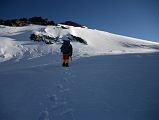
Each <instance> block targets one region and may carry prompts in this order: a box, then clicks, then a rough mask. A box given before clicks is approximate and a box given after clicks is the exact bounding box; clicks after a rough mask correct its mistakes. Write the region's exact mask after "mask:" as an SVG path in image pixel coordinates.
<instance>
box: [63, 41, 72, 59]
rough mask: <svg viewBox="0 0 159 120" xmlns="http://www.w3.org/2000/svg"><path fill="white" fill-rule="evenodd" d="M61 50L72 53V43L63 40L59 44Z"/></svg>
mask: <svg viewBox="0 0 159 120" xmlns="http://www.w3.org/2000/svg"><path fill="white" fill-rule="evenodd" d="M61 52H62V53H64V54H70V56H71V55H72V45H71V44H70V43H69V42H64V43H63V44H62V46H61Z"/></svg>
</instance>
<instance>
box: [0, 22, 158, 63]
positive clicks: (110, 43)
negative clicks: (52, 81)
mask: <svg viewBox="0 0 159 120" xmlns="http://www.w3.org/2000/svg"><path fill="white" fill-rule="evenodd" d="M64 27H65V28H67V29H63V28H62V27H61V25H59V26H47V27H46V26H37V25H30V26H26V27H7V26H2V25H1V26H0V61H1V62H2V61H6V60H10V59H16V60H20V59H22V58H26V59H32V58H36V57H40V56H43V55H47V54H54V55H57V54H59V48H60V46H61V44H59V43H56V44H53V45H45V44H44V43H42V42H40V43H38V42H33V41H31V40H30V39H29V37H30V35H31V34H32V33H35V34H38V35H47V36H50V37H57V38H59V40H61V41H62V37H63V36H65V35H68V34H71V35H74V36H77V37H80V38H82V39H84V40H85V41H86V42H87V43H88V45H83V44H80V43H77V42H72V44H73V47H74V57H75V58H78V57H82V56H95V55H105V54H125V53H147V52H158V51H159V43H156V42H150V41H145V40H140V39H135V38H130V37H125V36H120V35H115V34H112V33H108V32H103V31H98V30H92V29H88V28H79V27H73V26H66V25H65V26H64Z"/></svg>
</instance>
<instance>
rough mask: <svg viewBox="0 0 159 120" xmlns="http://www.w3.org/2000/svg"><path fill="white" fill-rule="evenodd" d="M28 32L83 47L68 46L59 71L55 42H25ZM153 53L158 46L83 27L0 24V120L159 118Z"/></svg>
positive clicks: (158, 83) (158, 84)
mask: <svg viewBox="0 0 159 120" xmlns="http://www.w3.org/2000/svg"><path fill="white" fill-rule="evenodd" d="M67 27H69V26H67ZM53 29H55V31H53ZM32 31H33V32H36V33H38V34H46V35H50V36H53V35H54V36H58V37H59V38H61V37H62V36H63V35H65V34H68V33H71V34H72V35H74V36H78V37H81V38H83V39H84V40H86V41H87V43H88V45H82V44H80V43H76V42H74V43H72V44H73V47H74V56H73V61H72V62H71V64H70V67H69V68H63V67H61V56H60V52H59V48H60V44H59V43H57V44H53V45H46V44H44V43H42V42H40V43H39V42H33V41H30V40H29V35H30V34H31V33H32ZM157 51H158V43H154V42H148V41H143V40H138V39H133V38H128V37H124V36H119V35H114V34H111V33H106V32H101V31H97V30H90V29H87V28H74V27H69V29H65V30H64V29H61V28H60V27H59V28H57V27H54V26H48V27H44V26H28V27H20V28H11V27H6V26H1V28H0V59H1V63H0V120H97V119H98V120H158V119H159V114H158V113H159V109H158V107H159V94H158V91H159V81H158V80H159V74H158V69H159V63H158V61H159V53H158V52H157ZM153 52H155V53H153ZM125 53H134V54H125Z"/></svg>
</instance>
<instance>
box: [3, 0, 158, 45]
mask: <svg viewBox="0 0 159 120" xmlns="http://www.w3.org/2000/svg"><path fill="white" fill-rule="evenodd" d="M33 16H42V17H44V18H48V19H50V20H53V21H55V22H57V23H59V22H64V21H66V20H71V21H74V22H77V23H80V24H83V25H86V26H88V27H89V28H93V29H98V30H103V31H108V32H111V33H115V34H120V35H126V36H130V37H135V38H141V39H145V40H151V41H158V42H159V0H0V19H12V18H20V17H33Z"/></svg>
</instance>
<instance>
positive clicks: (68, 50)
mask: <svg viewBox="0 0 159 120" xmlns="http://www.w3.org/2000/svg"><path fill="white" fill-rule="evenodd" d="M72 51H73V48H72V45H71V44H70V40H69V39H66V38H65V39H64V40H63V44H62V46H61V52H62V54H63V64H62V66H63V67H68V66H69V58H70V57H71V56H72Z"/></svg>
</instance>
